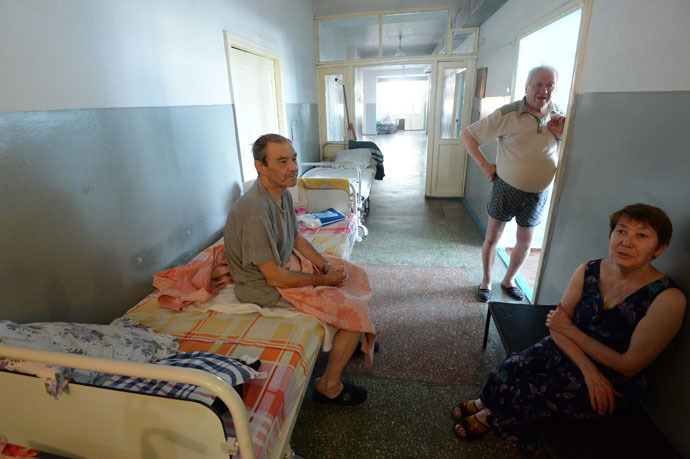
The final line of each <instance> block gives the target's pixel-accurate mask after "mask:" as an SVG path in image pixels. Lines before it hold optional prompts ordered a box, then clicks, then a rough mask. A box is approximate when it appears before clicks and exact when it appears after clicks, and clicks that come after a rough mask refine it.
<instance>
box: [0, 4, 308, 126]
mask: <svg viewBox="0 0 690 459" xmlns="http://www.w3.org/2000/svg"><path fill="white" fill-rule="evenodd" d="M286 5H287V4H286V3H285V2H284V1H282V0H262V1H261V2H251V3H250V2H244V1H242V0H230V1H223V0H205V1H204V2H196V1H192V0H117V1H111V0H31V1H26V0H0V62H1V63H2V65H1V66H0V112H14V111H32V110H56V109H77V108H101V107H147V106H180V105H215V104H228V103H230V91H229V85H228V75H227V64H226V58H225V48H224V42H223V30H228V31H230V32H231V33H233V34H236V35H240V36H242V37H244V38H246V39H248V40H251V41H253V42H255V43H257V44H259V45H261V46H263V47H265V48H270V49H271V50H273V51H275V52H277V53H279V54H280V55H281V56H282V61H283V64H282V70H283V91H284V93H283V94H284V101H285V102H286V103H290V102H300V103H301V102H311V103H315V102H316V84H315V75H314V71H313V69H314V68H315V56H314V33H313V5H312V0H291V1H290V3H289V5H287V6H286ZM305 69H308V71H305Z"/></svg>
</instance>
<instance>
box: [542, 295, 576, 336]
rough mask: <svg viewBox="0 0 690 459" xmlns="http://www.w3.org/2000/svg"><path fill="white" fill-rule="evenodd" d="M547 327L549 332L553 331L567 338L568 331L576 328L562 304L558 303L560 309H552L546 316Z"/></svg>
mask: <svg viewBox="0 0 690 459" xmlns="http://www.w3.org/2000/svg"><path fill="white" fill-rule="evenodd" d="M546 326H547V327H548V328H549V330H553V331H555V332H558V333H560V334H562V335H565V336H568V331H569V330H570V329H571V328H572V327H574V325H573V321H572V320H571V319H570V317H569V316H568V314H567V313H566V312H565V310H564V309H563V308H562V307H561V303H558V307H557V308H556V309H552V310H551V311H549V313H548V314H547V315H546Z"/></svg>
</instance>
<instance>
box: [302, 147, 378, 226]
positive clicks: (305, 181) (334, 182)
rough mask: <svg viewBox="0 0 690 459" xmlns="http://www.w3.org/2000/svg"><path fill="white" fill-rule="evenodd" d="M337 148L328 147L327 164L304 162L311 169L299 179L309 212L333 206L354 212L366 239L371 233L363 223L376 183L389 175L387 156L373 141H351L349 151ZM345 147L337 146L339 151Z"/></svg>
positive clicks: (322, 162) (323, 162)
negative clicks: (386, 164) (386, 166)
mask: <svg viewBox="0 0 690 459" xmlns="http://www.w3.org/2000/svg"><path fill="white" fill-rule="evenodd" d="M333 146H334V145H333V144H326V146H325V151H324V153H323V155H322V159H325V160H326V161H321V162H313V163H312V162H310V163H301V166H303V167H310V169H309V170H307V171H306V172H304V174H302V176H301V177H300V180H299V186H300V188H301V189H303V190H304V191H305V192H306V197H307V198H306V199H307V201H308V202H309V208H308V209H307V210H308V211H309V212H318V211H320V210H323V209H325V208H328V207H333V208H336V209H337V210H340V211H341V212H354V213H355V214H356V216H357V218H358V225H359V229H360V230H361V231H362V236H366V235H367V233H368V231H367V228H366V226H364V224H363V221H364V219H365V218H366V216H367V215H368V213H369V204H370V194H371V188H372V185H373V181H374V180H381V179H383V176H384V175H385V174H384V173H383V154H382V153H381V151H380V150H379V149H378V147H377V146H376V144H374V143H373V142H356V141H350V142H349V144H348V146H349V147H350V148H349V149H336V150H334V148H333ZM342 146H344V145H342V144H335V147H336V148H338V147H339V148H342ZM329 147H330V148H329Z"/></svg>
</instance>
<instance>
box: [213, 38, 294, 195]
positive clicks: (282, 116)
mask: <svg viewBox="0 0 690 459" xmlns="http://www.w3.org/2000/svg"><path fill="white" fill-rule="evenodd" d="M223 43H224V45H225V63H226V66H227V72H228V90H229V92H230V101H231V103H232V110H233V117H234V121H235V122H234V123H233V124H234V130H235V144H236V148H237V156H238V158H237V159H238V161H239V164H240V174H241V175H242V180H243V181H244V172H243V167H242V150H241V146H240V136H239V130H238V126H237V111H236V107H235V94H234V92H233V89H232V64H231V58H230V54H231V50H232V48H236V49H239V50H241V51H245V52H247V53H250V54H254V55H256V56H259V57H263V58H265V59H270V60H271V61H273V74H274V76H275V86H276V87H275V90H276V111H277V114H278V130H279V132H278V133H279V134H280V135H282V136H287V123H286V119H287V116H286V113H285V103H284V101H283V80H282V72H281V62H282V59H283V57H282V54H280V53H279V52H277V51H274V50H272V49H270V48H266V47H264V46H261V45H258V44H256V43H254V42H253V41H251V40H247V39H246V38H244V37H241V36H239V35H235V34H233V33H231V32H229V31H227V30H224V31H223Z"/></svg>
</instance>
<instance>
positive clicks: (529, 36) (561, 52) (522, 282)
mask: <svg viewBox="0 0 690 459" xmlns="http://www.w3.org/2000/svg"><path fill="white" fill-rule="evenodd" d="M581 13H582V9H581V8H579V7H577V8H573V9H570V10H567V11H565V12H561V13H560V14H559V15H557V16H555V17H551V18H550V19H549V20H547V22H542V23H540V24H538V25H535V26H533V27H532V28H530V30H528V31H527V32H526V33H524V34H522V35H521V36H520V37H519V48H518V63H517V69H516V72H515V75H516V79H515V84H514V86H513V92H512V100H513V101H515V100H519V99H522V97H523V96H524V88H525V82H526V81H525V79H526V77H527V73H528V72H529V70H530V69H532V68H534V67H537V66H539V65H550V66H552V67H555V68H556V69H557V70H558V73H559V77H558V83H557V88H558V89H557V90H556V92H555V93H554V95H553V97H552V101H553V103H555V104H556V105H558V107H559V108H560V110H562V111H563V112H566V111H567V109H568V104H569V102H570V100H569V98H570V87H571V84H572V78H573V70H574V67H575V55H576V52H577V44H578V39H579V33H580V20H581V16H582V14H581ZM567 115H568V114H567V112H566V116H567ZM552 190H553V183H552V184H551V186H550V187H549V188H548V191H549V195H548V201H547V203H546V207H545V209H544V214H543V217H542V221H541V223H540V224H539V225H538V226H537V227H536V229H535V233H534V239H533V241H532V248H531V251H530V254H529V256H528V257H527V260H526V261H525V264H524V265H523V266H522V268H521V269H520V272H519V273H518V275H517V276H516V278H515V281H516V283H517V284H518V286H519V287H520V288H521V289H522V291H523V292H524V293H525V295H526V296H527V298H528V299H529V300H530V301H532V299H533V298H534V290H535V288H536V282H537V278H538V275H537V274H538V270H539V269H538V268H539V265H540V263H541V253H542V251H541V249H542V247H543V245H544V238H545V233H546V227H547V215H549V214H550V208H551V205H552V202H551V195H552ZM516 230H517V224H516V223H515V221H511V222H509V223H507V224H506V227H505V230H504V231H503V236H502V237H501V239H500V241H499V243H498V255H499V256H500V257H501V259H502V260H503V261H504V262H505V264H506V266H507V265H508V264H509V263H510V252H511V250H512V247H514V246H515V243H516V241H515V233H516Z"/></svg>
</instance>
